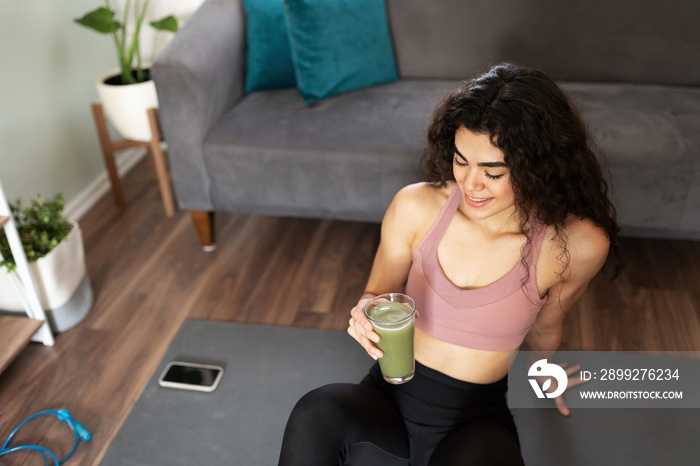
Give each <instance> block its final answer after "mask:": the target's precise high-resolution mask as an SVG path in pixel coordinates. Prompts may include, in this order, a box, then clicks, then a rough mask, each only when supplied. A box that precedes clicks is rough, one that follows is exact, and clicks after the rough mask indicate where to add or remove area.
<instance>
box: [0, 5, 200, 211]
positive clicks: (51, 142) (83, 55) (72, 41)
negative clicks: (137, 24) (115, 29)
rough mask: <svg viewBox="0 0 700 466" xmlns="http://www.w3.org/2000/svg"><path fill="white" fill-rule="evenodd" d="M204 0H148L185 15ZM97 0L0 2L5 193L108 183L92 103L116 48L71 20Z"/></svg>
mask: <svg viewBox="0 0 700 466" xmlns="http://www.w3.org/2000/svg"><path fill="white" fill-rule="evenodd" d="M202 1H203V0H151V6H150V7H149V11H150V12H152V14H150V15H149V16H152V17H153V18H161V17H163V16H166V15H167V14H169V13H170V12H171V11H173V12H175V13H176V16H180V17H187V16H188V15H189V14H190V13H191V12H192V11H194V10H195V9H196V8H197V7H198V6H199V5H200V4H201V3H202ZM122 3H123V0H113V1H112V5H113V6H114V7H115V8H118V7H119V6H120V5H121V4H122ZM102 4H103V2H102V1H101V0H60V1H57V0H21V1H17V0H12V1H10V0H7V1H2V2H0V179H2V183H3V187H4V188H5V192H6V193H7V196H8V198H9V199H10V200H14V199H15V198H17V197H22V198H23V199H24V200H25V202H26V200H27V199H29V198H31V197H35V196H36V195H37V194H42V195H44V196H46V197H49V196H52V195H53V194H55V193H56V192H58V191H61V192H63V194H64V196H65V198H66V200H67V201H69V202H70V201H72V200H75V199H76V198H78V197H80V195H81V194H84V191H85V190H86V189H87V188H88V187H89V186H90V185H92V184H94V182H95V181H96V180H99V179H102V183H104V184H107V183H108V182H107V181H106V179H105V178H104V163H103V160H102V153H101V151H100V148H99V143H98V140H97V135H96V133H95V127H94V123H93V120H92V114H91V111H90V104H91V103H92V102H95V101H97V91H96V90H95V81H96V79H97V77H98V76H100V75H102V74H103V73H105V72H106V71H108V70H110V69H112V68H116V66H117V58H116V51H115V48H114V43H113V41H112V38H111V36H107V35H101V34H97V33H95V32H93V31H91V30H89V29H86V28H84V27H82V26H79V25H77V24H75V23H74V22H73V19H74V18H77V17H80V16H82V15H83V14H85V13H87V12H88V11H90V10H93V9H95V8H97V7H98V6H101V5H102ZM147 28H149V29H150V27H149V26H147ZM151 37H152V36H151ZM151 37H144V40H148V41H150V40H151ZM163 43H164V41H163V39H162V38H159V47H162V45H163ZM147 48H148V49H149V50H150V48H151V44H148V46H147ZM115 137H116V136H115Z"/></svg>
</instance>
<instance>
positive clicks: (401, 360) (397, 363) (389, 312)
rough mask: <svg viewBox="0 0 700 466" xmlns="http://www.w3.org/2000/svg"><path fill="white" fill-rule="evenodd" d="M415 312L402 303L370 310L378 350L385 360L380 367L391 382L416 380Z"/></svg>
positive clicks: (389, 303) (380, 361)
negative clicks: (377, 337) (414, 377)
mask: <svg viewBox="0 0 700 466" xmlns="http://www.w3.org/2000/svg"><path fill="white" fill-rule="evenodd" d="M412 312H413V311H412V309H411V308H410V307H409V306H407V305H405V304H402V303H394V302H384V303H380V304H377V305H375V306H374V307H372V308H371V309H370V310H369V317H370V319H371V321H372V326H373V327H374V331H375V332H376V333H377V335H379V338H380V340H379V342H378V343H377V347H378V348H379V349H380V350H382V352H383V353H384V356H383V357H382V358H380V359H379V367H380V368H381V369H382V374H384V376H385V377H384V378H385V379H387V381H389V382H393V383H403V382H407V381H408V380H410V378H411V377H413V372H414V370H415V362H414V357H413V316H411V314H412Z"/></svg>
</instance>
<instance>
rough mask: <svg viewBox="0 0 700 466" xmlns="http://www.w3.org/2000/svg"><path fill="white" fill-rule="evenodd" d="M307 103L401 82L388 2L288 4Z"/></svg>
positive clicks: (307, 0)
mask: <svg viewBox="0 0 700 466" xmlns="http://www.w3.org/2000/svg"><path fill="white" fill-rule="evenodd" d="M285 3H286V18H287V25H288V28H289V37H290V42H291V47H292V60H293V62H294V71H295V75H296V82H297V87H298V88H299V90H300V91H301V95H302V98H303V99H304V101H305V102H306V103H312V102H315V101H318V100H321V99H324V98H326V97H329V96H332V95H335V94H340V93H342V92H348V91H351V90H354V89H359V88H362V87H367V86H371V85H374V84H380V83H385V82H389V81H395V80H397V79H398V72H397V71H396V59H395V58H394V48H393V44H392V41H391V35H390V33H389V25H388V20H387V14H386V8H385V6H384V0H286V1H285Z"/></svg>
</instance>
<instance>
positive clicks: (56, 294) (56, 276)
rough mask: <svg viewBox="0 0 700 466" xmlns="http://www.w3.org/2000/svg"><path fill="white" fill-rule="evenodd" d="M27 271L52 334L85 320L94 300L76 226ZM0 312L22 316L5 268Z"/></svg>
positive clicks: (0, 277)
mask: <svg viewBox="0 0 700 466" xmlns="http://www.w3.org/2000/svg"><path fill="white" fill-rule="evenodd" d="M29 269H30V271H31V273H32V276H33V277H34V282H35V284H36V289H37V294H38V295H39V302H40V303H41V306H42V307H43V308H44V311H46V317H47V319H48V320H49V324H50V326H51V328H52V330H53V331H55V332H63V331H65V330H68V329H69V328H71V327H74V326H75V325H77V324H78V323H80V321H82V320H83V319H84V318H85V316H86V315H87V314H88V312H89V311H90V308H91V307H92V303H93V301H94V298H93V295H92V287H91V286H90V280H89V278H88V276H87V269H86V267H85V253H84V249H83V238H82V233H81V231H80V227H79V226H78V224H77V223H75V222H73V227H72V228H71V231H70V233H68V237H67V238H66V240H65V241H62V242H61V243H60V244H59V245H58V246H56V247H55V248H54V249H53V250H52V251H51V252H50V253H49V254H47V255H46V256H44V257H42V258H41V259H38V260H36V261H34V262H30V263H29ZM13 273H14V272H13ZM0 309H1V310H2V311H4V312H3V313H5V314H7V313H10V314H19V313H22V314H24V307H23V306H22V301H21V300H20V298H19V296H18V295H17V292H16V291H15V289H14V287H13V285H12V282H11V278H10V274H8V273H7V271H5V269H4V268H3V269H2V270H0Z"/></svg>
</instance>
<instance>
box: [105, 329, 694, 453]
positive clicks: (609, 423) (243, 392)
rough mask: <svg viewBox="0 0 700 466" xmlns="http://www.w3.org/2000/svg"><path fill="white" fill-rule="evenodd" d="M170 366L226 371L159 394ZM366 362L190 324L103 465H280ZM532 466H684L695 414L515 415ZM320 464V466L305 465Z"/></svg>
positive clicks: (333, 345)
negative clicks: (291, 418) (291, 434)
mask: <svg viewBox="0 0 700 466" xmlns="http://www.w3.org/2000/svg"><path fill="white" fill-rule="evenodd" d="M171 360H184V361H189V362H202V363H215V364H221V365H223V366H224V367H225V373H224V376H223V378H222V380H221V383H220V384H219V387H218V389H217V390H216V391H215V392H213V393H198V392H192V391H185V390H177V389H168V388H162V387H160V386H159V385H158V376H159V375H160V373H161V372H162V370H163V369H164V368H165V366H166V364H167V363H168V362H169V361H171ZM371 364H372V360H371V359H370V358H369V356H367V355H366V354H365V352H364V350H362V348H360V347H359V346H358V345H357V344H356V343H355V341H354V340H353V339H352V338H350V336H349V335H347V334H346V333H344V332H334V331H323V330H307V329H297V328H286V327H269V326H259V325H249V324H234V323H221V322H209V321H199V320H187V321H185V322H184V324H183V325H182V327H181V328H180V330H179V332H178V334H177V335H176V337H175V338H174V340H173V342H172V343H171V345H170V348H169V349H168V351H167V354H166V355H165V357H164V358H163V360H162V361H161V363H160V365H159V367H158V369H157V370H156V372H155V373H154V374H153V377H152V378H151V380H150V382H149V383H148V385H147V387H146V389H145V390H144V392H143V394H142V395H141V397H140V398H139V400H138V401H137V403H136V405H135V406H134V408H133V410H132V411H131V413H130V414H129V417H128V418H127V419H126V421H125V423H124V425H123V426H122V428H121V430H120V432H119V433H118V434H117V437H116V438H115V440H114V441H113V442H112V444H111V445H110V447H109V449H108V451H107V454H106V455H105V458H104V460H103V461H102V463H101V464H102V465H106V466H110V465H115V466H116V465H119V466H123V465H148V466H159V465H169V466H172V465H197V464H206V465H208V466H216V465H234V466H258V465H260V466H267V465H276V464H277V457H278V454H279V448H280V444H281V441H282V435H283V432H284V426H285V423H286V421H287V417H288V415H289V412H290V411H291V409H292V407H293V406H294V403H296V401H297V400H298V399H299V398H300V397H301V396H302V395H303V394H304V393H306V392H307V391H308V390H310V389H312V388H315V387H317V386H320V385H324V384H326V383H332V382H356V381H359V380H360V379H361V378H362V377H363V376H364V374H365V373H366V371H367V370H368V368H369V367H370V365H371ZM513 414H514V416H515V418H516V423H517V425H518V430H519V433H520V441H521V444H522V448H523V456H524V458H525V461H526V464H527V465H528V466H560V465H562V464H567V465H573V466H576V465H580V466H589V465H603V466H604V465H620V464H624V465H627V464H634V465H661V464H663V465H689V464H697V458H698V457H700V442H699V441H698V440H699V439H700V409H579V410H576V411H572V414H571V416H570V417H569V418H563V417H562V416H560V415H559V414H557V413H556V412H555V410H553V409H549V410H542V409H518V410H513ZM309 466H316V465H309Z"/></svg>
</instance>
